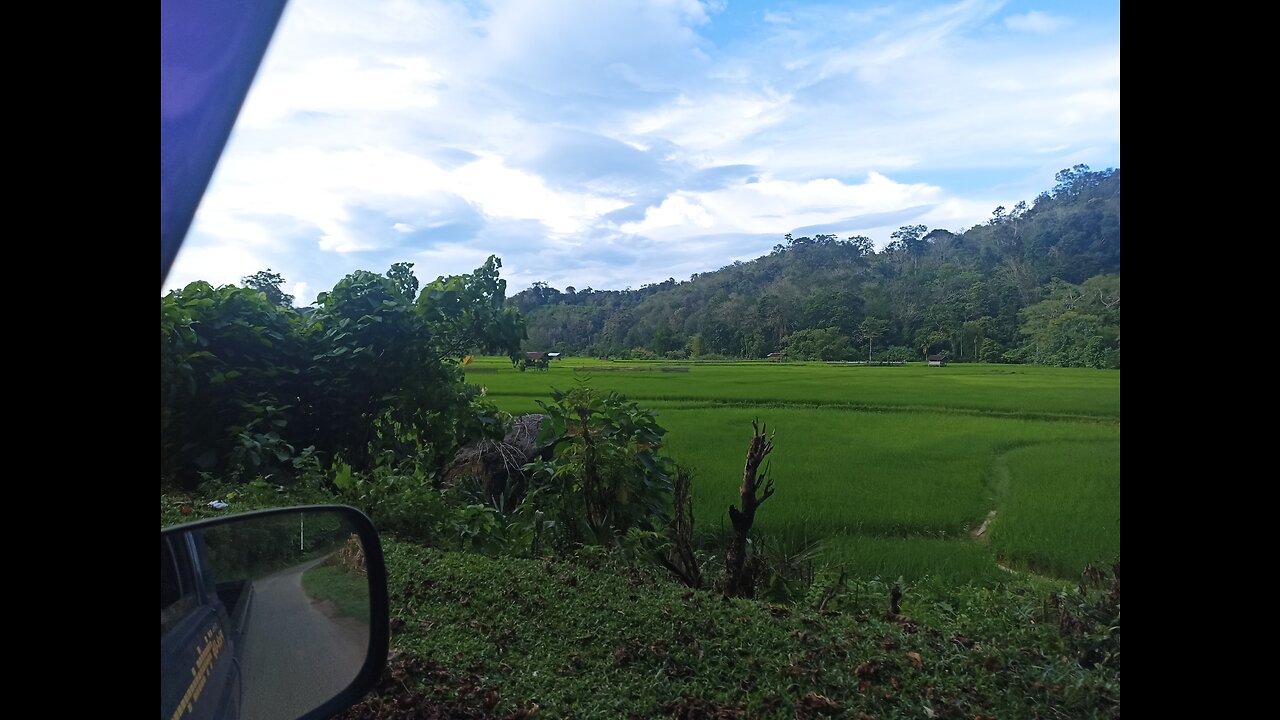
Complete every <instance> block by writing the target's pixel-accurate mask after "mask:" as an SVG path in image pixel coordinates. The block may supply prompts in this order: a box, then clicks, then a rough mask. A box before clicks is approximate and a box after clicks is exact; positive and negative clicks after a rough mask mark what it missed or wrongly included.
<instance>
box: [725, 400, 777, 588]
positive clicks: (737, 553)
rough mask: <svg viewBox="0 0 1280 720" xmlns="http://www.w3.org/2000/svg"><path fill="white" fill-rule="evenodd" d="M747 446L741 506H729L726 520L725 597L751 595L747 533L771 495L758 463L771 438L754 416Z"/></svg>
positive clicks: (770, 448) (769, 449) (770, 446)
mask: <svg viewBox="0 0 1280 720" xmlns="http://www.w3.org/2000/svg"><path fill="white" fill-rule="evenodd" d="M751 428H752V437H751V446H750V447H749V448H747V463H746V466H745V467H744V468H743V470H742V487H741V489H740V490H739V495H740V496H741V501H742V510H741V511H739V510H738V508H736V507H734V506H733V505H730V506H729V520H730V521H731V522H732V523H733V538H732V539H731V540H730V541H729V549H728V550H727V551H726V552H725V555H724V562H725V580H724V596H725V597H751V596H752V595H753V594H754V591H755V582H754V578H752V577H751V573H750V572H749V570H748V567H747V537H748V536H749V535H750V533H751V526H752V525H753V524H754V523H755V521H756V510H758V509H759V508H760V506H761V505H763V504H764V501H765V500H768V499H769V498H770V497H772V496H773V480H766V478H765V476H766V475H768V471H767V470H766V471H765V472H763V473H761V472H760V463H762V462H764V458H765V456H766V455H768V454H769V453H770V452H772V451H773V441H772V440H771V439H770V438H768V437H767V436H766V435H765V429H764V428H762V427H760V423H759V421H758V420H752V421H751Z"/></svg>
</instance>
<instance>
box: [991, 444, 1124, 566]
mask: <svg viewBox="0 0 1280 720" xmlns="http://www.w3.org/2000/svg"><path fill="white" fill-rule="evenodd" d="M996 472H997V473H1000V474H1007V486H1008V487H1007V490H1006V491H1005V493H1004V497H1003V499H1002V502H1001V503H1000V510H999V512H998V514H997V515H996V517H995V519H994V520H993V521H992V523H991V543H992V545H993V546H994V547H995V549H996V551H997V552H998V553H999V554H1000V555H1001V557H1003V558H1006V559H1008V560H1009V561H1010V562H1013V563H1016V564H1019V565H1023V566H1027V567H1030V568H1031V569H1033V570H1036V571H1038V572H1044V573H1051V574H1055V575H1061V576H1064V577H1071V576H1075V575H1078V574H1079V573H1080V571H1081V570H1083V569H1084V567H1085V565H1087V564H1089V563H1094V564H1105V563H1110V562H1112V561H1113V560H1116V559H1117V558H1119V556H1120V441H1119V440H1118V439H1117V440H1115V441H1103V442H1083V443H1053V444H1049V445H1036V446H1033V447H1027V448H1020V449H1018V450H1013V451H1011V452H1009V453H1008V454H1006V455H1004V456H1002V457H1001V458H1000V459H999V460H998V462H997V467H996Z"/></svg>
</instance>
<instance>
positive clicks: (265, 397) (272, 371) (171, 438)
mask: <svg viewBox="0 0 1280 720" xmlns="http://www.w3.org/2000/svg"><path fill="white" fill-rule="evenodd" d="M500 267H501V263H500V262H499V261H498V259H497V258H495V257H490V258H489V260H488V261H487V262H486V263H485V264H484V265H483V266H482V267H480V268H478V269H477V270H476V271H475V272H474V273H472V274H469V275H460V276H451V277H442V278H439V279H437V280H436V281H434V282H432V283H430V284H428V285H427V287H426V288H424V289H423V291H422V293H421V294H420V295H419V294H418V293H417V287H418V283H417V279H416V278H415V277H414V276H413V273H412V271H411V269H412V264H411V263H397V264H396V265H393V266H392V268H391V270H390V271H389V272H388V273H387V274H386V275H378V274H375V273H371V272H367V271H363V270H361V271H356V272H354V273H351V274H350V275H348V276H347V277H345V278H343V279H342V280H340V281H339V282H338V284H337V285H335V286H334V288H333V289H332V290H331V291H329V292H326V293H321V294H320V295H319V297H318V298H317V307H316V308H315V309H314V310H310V311H308V312H307V313H306V314H305V315H304V314H300V313H299V312H298V311H296V310H294V309H293V308H292V307H289V306H288V304H287V303H277V302H273V301H272V299H271V297H269V293H268V292H267V291H266V290H263V289H262V288H264V287H275V288H277V289H278V286H279V285H280V284H281V283H282V282H283V279H281V278H279V276H278V275H275V274H272V273H270V271H267V273H265V274H264V273H259V274H258V275H257V276H251V278H248V279H247V280H249V279H253V280H254V282H255V283H256V284H257V286H259V287H258V288H256V289H255V288H237V287H234V286H224V287H220V288H214V287H212V286H210V285H209V284H208V283H204V282H197V283H192V284H191V285H188V286H187V287H186V288H183V289H182V290H178V291H175V292H172V293H170V294H168V295H166V296H164V297H163V298H161V302H160V435H161V484H162V486H170V487H177V488H184V489H192V488H194V487H195V486H196V484H197V483H198V481H199V480H198V478H199V473H201V472H206V473H212V474H213V475H215V476H218V477H225V478H228V479H232V480H239V481H248V480H252V479H254V478H256V477H264V478H270V479H271V480H272V481H273V482H278V483H284V484H288V483H290V482H293V481H294V480H295V479H296V476H297V474H298V472H299V470H300V467H301V466H304V465H306V466H309V465H311V464H314V463H315V462H316V461H317V460H318V461H319V462H320V463H321V464H325V463H328V462H330V461H332V459H333V458H335V457H342V458H344V460H345V461H346V462H348V463H350V464H351V465H353V466H354V467H355V468H356V469H357V470H359V471H368V470H371V469H373V468H375V467H382V466H404V467H407V468H410V471H412V469H413V468H415V467H417V466H419V465H424V466H425V467H427V468H429V469H431V470H434V469H436V468H438V467H440V465H441V464H442V463H443V462H444V461H445V460H446V459H447V458H448V457H450V455H451V454H452V452H453V450H454V449H455V448H456V447H457V446H458V445H459V444H461V443H462V442H465V441H466V440H468V439H470V438H475V437H480V436H485V435H492V434H494V433H500V432H501V428H500V423H499V421H498V418H497V416H496V413H495V411H494V410H493V408H492V406H490V405H489V404H488V403H486V402H485V401H484V400H483V399H482V398H481V397H480V392H479V389H478V388H476V387H473V386H468V385H466V384H465V383H464V381H463V375H462V372H461V370H460V369H459V368H458V361H459V360H460V359H461V356H462V355H463V354H465V353H467V352H470V351H476V350H480V351H485V352H495V351H501V352H504V353H507V354H508V355H510V356H512V357H514V356H515V355H516V353H517V352H518V351H519V346H520V341H521V339H522V337H523V324H522V321H521V319H520V317H519V315H518V313H517V312H516V311H515V310H514V309H511V308H507V307H506V306H505V304H504V293H505V288H506V284H505V281H503V280H501V279H499V278H498V268H500ZM272 283H274V284H272Z"/></svg>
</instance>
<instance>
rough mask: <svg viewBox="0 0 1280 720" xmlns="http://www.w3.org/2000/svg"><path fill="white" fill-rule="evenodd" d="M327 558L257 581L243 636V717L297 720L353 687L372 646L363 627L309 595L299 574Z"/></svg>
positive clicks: (367, 630) (329, 602) (363, 623)
mask: <svg viewBox="0 0 1280 720" xmlns="http://www.w3.org/2000/svg"><path fill="white" fill-rule="evenodd" d="M327 559H328V557H321V558H317V559H315V560H311V561H309V562H306V563H303V564H301V565H295V566H294V567H291V568H287V569H285V570H282V571H280V572H278V573H276V574H274V575H271V576H268V577H264V578H260V579H258V580H255V581H254V583H253V590H254V594H253V606H252V608H251V609H250V611H249V623H248V627H247V628H246V631H245V637H244V645H245V649H244V655H243V657H242V663H243V667H242V672H243V678H244V680H243V682H244V696H243V703H242V708H243V711H244V712H243V717H244V718H245V719H246V720H278V719H279V718H295V717H297V716H299V715H301V714H303V713H305V712H308V711H310V710H313V709H315V708H316V707H317V706H319V705H320V704H321V703H322V702H324V701H326V700H328V699H329V698H330V697H332V696H334V695H336V694H337V693H339V692H341V691H342V690H343V689H345V688H346V687H347V686H348V685H350V684H351V681H352V680H354V679H355V677H356V674H357V673H358V672H359V671H360V667H361V666H362V665H363V664H364V659H365V656H366V654H367V653H368V648H369V625H368V623H367V621H362V620H356V619H354V618H352V617H348V616H346V615H342V614H341V613H340V612H339V611H338V609H337V607H336V605H335V604H334V603H333V602H331V601H328V600H318V599H315V598H312V597H310V596H308V595H307V593H306V591H304V590H303V587H302V575H303V573H304V572H306V571H307V570H310V569H311V568H313V567H316V566H317V565H320V564H321V563H323V562H324V561H325V560H327Z"/></svg>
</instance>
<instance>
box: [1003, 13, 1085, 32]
mask: <svg viewBox="0 0 1280 720" xmlns="http://www.w3.org/2000/svg"><path fill="white" fill-rule="evenodd" d="M1070 22H1071V21H1070V20H1069V19H1068V18H1065V17H1062V16H1060V15H1050V14H1049V13H1046V12H1041V11H1039V10H1032V11H1031V12H1028V13H1023V14H1022V15H1010V16H1008V17H1006V18H1005V19H1004V24H1005V27H1007V28H1009V29H1010V30H1016V31H1018V32H1030V33H1038V34H1041V35H1047V34H1049V33H1052V32H1055V31H1057V30H1059V29H1061V28H1063V27H1065V26H1066V25H1068V24H1069V23H1070Z"/></svg>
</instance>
